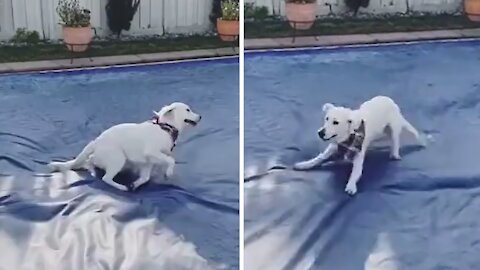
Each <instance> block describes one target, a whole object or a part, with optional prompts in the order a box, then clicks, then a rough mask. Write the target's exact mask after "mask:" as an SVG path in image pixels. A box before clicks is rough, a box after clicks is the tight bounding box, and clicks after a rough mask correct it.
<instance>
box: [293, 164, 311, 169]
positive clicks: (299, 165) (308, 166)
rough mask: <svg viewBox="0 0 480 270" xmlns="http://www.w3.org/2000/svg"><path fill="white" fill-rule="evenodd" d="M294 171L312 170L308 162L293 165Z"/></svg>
mask: <svg viewBox="0 0 480 270" xmlns="http://www.w3.org/2000/svg"><path fill="white" fill-rule="evenodd" d="M293 169H294V170H308V169H310V164H308V163H307V162H298V163H295V164H294V165H293Z"/></svg>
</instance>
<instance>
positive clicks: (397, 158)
mask: <svg viewBox="0 0 480 270" xmlns="http://www.w3.org/2000/svg"><path fill="white" fill-rule="evenodd" d="M390 159H392V160H401V159H402V157H401V156H400V155H399V154H390Z"/></svg>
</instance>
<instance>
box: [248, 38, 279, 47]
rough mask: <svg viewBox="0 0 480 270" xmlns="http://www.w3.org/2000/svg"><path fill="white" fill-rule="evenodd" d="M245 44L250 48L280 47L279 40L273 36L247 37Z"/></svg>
mask: <svg viewBox="0 0 480 270" xmlns="http://www.w3.org/2000/svg"><path fill="white" fill-rule="evenodd" d="M244 45H245V48H249V49H263V48H276V47H278V42H277V41H276V39H273V38H253V39H246V40H245V42H244Z"/></svg>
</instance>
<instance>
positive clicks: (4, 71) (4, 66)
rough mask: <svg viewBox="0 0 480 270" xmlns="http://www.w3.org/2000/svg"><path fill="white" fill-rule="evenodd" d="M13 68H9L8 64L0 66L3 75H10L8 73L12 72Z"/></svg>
mask: <svg viewBox="0 0 480 270" xmlns="http://www.w3.org/2000/svg"><path fill="white" fill-rule="evenodd" d="M12 71H13V70H12V68H11V67H10V66H8V65H7V64H0V74H1V73H8V72H12Z"/></svg>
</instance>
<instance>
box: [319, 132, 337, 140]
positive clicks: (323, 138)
mask: <svg viewBox="0 0 480 270" xmlns="http://www.w3.org/2000/svg"><path fill="white" fill-rule="evenodd" d="M335 137H337V134H335V135H332V136H330V138H325V137H321V138H322V140H324V141H329V140H331V139H333V138H335Z"/></svg>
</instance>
